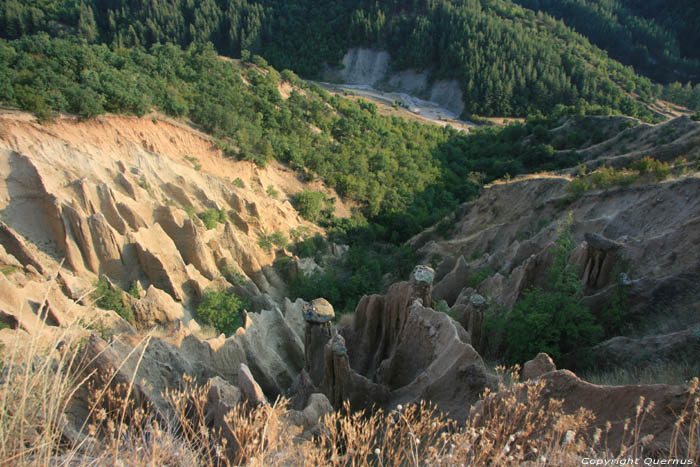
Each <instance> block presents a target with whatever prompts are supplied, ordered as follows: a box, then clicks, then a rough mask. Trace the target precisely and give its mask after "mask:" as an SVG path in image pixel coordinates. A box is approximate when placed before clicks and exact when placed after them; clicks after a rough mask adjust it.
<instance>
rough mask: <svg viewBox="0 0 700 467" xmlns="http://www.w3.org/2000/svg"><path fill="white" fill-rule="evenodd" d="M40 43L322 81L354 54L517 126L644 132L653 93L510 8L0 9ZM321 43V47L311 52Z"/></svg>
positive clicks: (466, 2)
mask: <svg viewBox="0 0 700 467" xmlns="http://www.w3.org/2000/svg"><path fill="white" fill-rule="evenodd" d="M37 31H46V32H48V33H50V34H52V35H54V36H56V35H58V36H60V35H65V34H70V35H77V36H79V37H82V38H84V39H86V40H87V41H89V42H99V43H106V44H110V45H111V46H113V47H135V46H144V47H150V46H151V45H154V44H164V43H174V44H177V45H179V46H181V47H187V46H189V45H190V44H192V43H204V42H207V41H208V42H212V43H213V44H214V46H215V49H216V50H217V52H218V53H220V54H222V55H226V56H230V57H234V58H238V57H242V58H244V59H247V58H249V57H250V56H252V55H256V54H257V55H261V56H264V57H265V58H266V59H267V60H268V61H269V62H270V63H271V64H272V65H273V66H275V67H276V68H278V69H284V68H288V69H292V70H295V71H296V72H298V73H300V74H302V75H304V76H307V77H315V76H318V75H319V73H320V72H321V71H322V69H323V67H324V66H325V64H326V63H328V64H338V63H339V61H340V59H341V58H342V56H343V54H344V53H345V52H346V51H347V49H348V48H349V47H351V46H357V45H365V46H373V47H382V48H386V49H387V50H389V51H391V53H392V56H393V57H394V63H393V65H394V66H395V67H397V68H418V69H423V68H428V67H429V68H431V69H434V71H435V73H434V77H436V78H438V77H450V78H456V79H458V80H459V81H460V84H461V88H462V91H463V96H464V103H465V106H466V107H465V113H467V114H471V113H475V114H480V115H519V116H525V115H528V114H531V113H533V112H535V111H541V112H544V113H547V112H549V111H551V110H552V108H553V107H554V106H555V105H556V104H565V105H574V104H576V102H577V101H578V100H579V99H582V100H584V101H586V102H587V103H591V104H597V105H601V106H604V107H607V108H609V109H610V112H621V113H624V114H627V115H632V116H637V117H640V118H643V119H645V120H653V118H654V117H653V115H652V113H651V112H650V111H649V110H648V109H647V108H646V107H645V106H644V104H643V103H642V102H639V101H638V100H636V99H633V98H631V97H630V93H635V94H637V95H638V96H639V97H640V98H641V99H642V100H647V101H648V100H651V99H654V98H655V97H657V96H658V95H659V94H660V91H661V89H660V87H658V86H654V85H652V83H651V82H650V81H649V80H647V79H644V78H641V77H639V76H637V75H635V74H634V72H633V71H632V70H631V69H630V68H625V67H624V66H622V65H620V64H619V63H616V62H614V61H612V60H610V59H608V58H607V56H606V55H605V54H604V53H603V52H602V51H600V50H598V49H596V48H594V47H592V46H591V45H590V44H589V43H588V42H587V41H586V40H585V39H584V38H583V37H582V36H579V35H578V34H575V33H574V32H573V31H571V30H570V29H568V28H567V27H566V26H564V24H563V23H561V22H557V21H556V20H554V19H553V18H552V17H551V16H547V15H543V14H538V15H536V14H535V13H534V12H533V11H531V10H526V9H523V8H522V7H520V6H518V5H516V4H514V3H513V2H512V1H510V0H490V1H486V0H441V1H436V0H413V1H411V2H399V1H396V0H391V1H384V2H381V3H380V2H374V1H369V0H361V1H350V0H341V1H329V0H315V1H311V0H289V1H285V2H281V1H278V0H258V1H257V2H253V1H250V2H249V1H247V0H203V1H201V2H194V1H192V0H158V1H145V0H103V1H99V2H98V1H97V0H22V1H20V0H6V1H5V2H4V3H3V5H2V6H0V34H2V35H3V36H4V37H5V38H8V39H17V38H19V37H21V36H22V35H25V34H30V33H34V32H37ZM319 38H322V39H321V40H319Z"/></svg>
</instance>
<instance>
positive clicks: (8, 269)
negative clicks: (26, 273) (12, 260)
mask: <svg viewBox="0 0 700 467" xmlns="http://www.w3.org/2000/svg"><path fill="white" fill-rule="evenodd" d="M19 269H20V268H19V266H15V265H14V264H7V265H5V266H1V267H0V273H2V274H3V275H5V276H9V275H10V274H12V273H13V272H15V271H19Z"/></svg>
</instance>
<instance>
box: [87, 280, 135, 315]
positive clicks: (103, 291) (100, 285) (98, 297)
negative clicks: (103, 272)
mask: <svg viewBox="0 0 700 467" xmlns="http://www.w3.org/2000/svg"><path fill="white" fill-rule="evenodd" d="M122 293H123V291H122V290H121V289H119V288H114V289H113V288H112V287H111V286H110V285H109V282H107V280H106V279H100V280H98V281H97V282H96V283H95V290H94V291H93V292H92V298H93V300H95V305H97V306H98V307H100V308H102V309H103V310H112V311H114V312H116V313H117V314H118V315H119V316H121V317H122V318H124V319H125V320H127V321H129V322H130V323H131V322H133V321H134V310H132V309H131V307H130V306H128V305H125V304H124V301H123V300H122Z"/></svg>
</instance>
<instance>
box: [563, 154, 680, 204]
mask: <svg viewBox="0 0 700 467" xmlns="http://www.w3.org/2000/svg"><path fill="white" fill-rule="evenodd" d="M671 168H672V166H671V165H670V164H668V163H666V162H661V161H658V160H656V159H652V158H650V157H644V158H643V159H640V160H638V161H636V162H634V163H633V164H632V165H631V166H630V168H629V169H617V168H615V167H601V168H600V169H598V170H596V171H595V172H592V173H590V174H587V175H584V176H582V177H579V178H576V179H575V180H573V181H572V182H571V183H570V184H569V186H568V187H567V190H568V191H569V193H571V194H572V195H573V196H574V197H576V196H580V195H582V194H583V193H585V192H587V191H590V190H604V189H607V188H610V187H613V186H629V185H631V184H633V183H634V182H636V181H637V180H639V179H640V177H644V176H651V177H653V179H654V180H655V181H659V182H660V181H662V180H665V179H666V178H667V177H668V176H669V174H670V173H671Z"/></svg>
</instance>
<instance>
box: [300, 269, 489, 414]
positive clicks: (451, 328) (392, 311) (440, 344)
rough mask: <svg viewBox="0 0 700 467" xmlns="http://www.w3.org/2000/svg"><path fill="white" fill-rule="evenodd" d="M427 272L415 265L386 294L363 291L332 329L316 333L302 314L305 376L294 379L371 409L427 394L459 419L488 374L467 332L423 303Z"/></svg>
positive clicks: (338, 402) (334, 401) (428, 284)
mask: <svg viewBox="0 0 700 467" xmlns="http://www.w3.org/2000/svg"><path fill="white" fill-rule="evenodd" d="M433 275H434V273H433V271H432V269H430V268H428V267H425V266H418V267H417V268H416V269H415V270H414V272H413V274H412V275H411V281H410V282H401V283H397V284H394V285H393V286H391V288H390V289H389V291H388V293H387V295H385V296H379V295H372V296H368V297H364V298H363V299H362V300H361V301H360V303H359V305H358V307H357V310H356V312H355V318H354V320H353V322H352V324H351V325H350V326H349V327H346V328H341V329H339V330H338V331H337V332H336V331H335V330H334V329H333V328H332V327H331V328H330V330H329V331H325V332H323V333H321V332H319V328H318V326H319V325H318V324H317V323H309V322H308V321H307V327H306V332H307V343H309V345H308V346H307V348H306V356H307V368H309V374H310V375H311V376H310V377H308V376H304V375H302V377H300V380H301V381H298V382H297V387H304V388H305V389H304V390H305V391H306V392H307V393H309V394H310V393H312V392H316V391H317V390H320V391H322V392H323V393H324V394H325V395H326V396H327V397H328V399H329V401H330V402H331V403H332V404H333V405H334V406H335V407H336V408H339V407H340V406H341V405H342V403H343V402H344V401H349V402H350V404H351V406H352V407H353V408H355V409H361V408H364V409H369V408H370V407H372V406H379V407H382V406H383V407H387V408H393V407H394V406H396V405H397V404H406V403H410V402H416V401H418V400H430V401H432V402H433V403H435V404H436V405H437V406H438V408H439V409H440V410H443V411H446V412H448V413H449V414H450V415H451V416H452V417H454V418H456V419H458V420H465V418H466V417H467V415H468V411H469V407H470V406H471V404H473V403H474V402H475V401H476V400H477V399H478V398H479V396H480V394H481V393H482V392H483V390H484V389H485V388H486V387H487V386H488V385H489V384H490V383H491V381H490V377H489V376H488V374H487V372H486V368H485V367H484V363H483V361H482V359H481V357H480V356H479V355H478V354H477V352H476V351H475V350H474V349H473V348H472V347H471V345H470V344H469V336H468V333H467V332H466V331H465V330H464V329H463V328H462V327H461V326H460V325H459V323H457V322H455V321H454V320H452V319H451V318H450V317H449V316H447V315H446V314H444V313H439V312H436V311H434V310H433V309H431V308H428V307H427V306H425V305H424V303H431V302H432V297H431V288H432V279H433ZM307 316H308V315H307ZM307 319H308V318H307ZM305 378H306V379H305ZM309 385H311V386H312V387H309Z"/></svg>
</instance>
